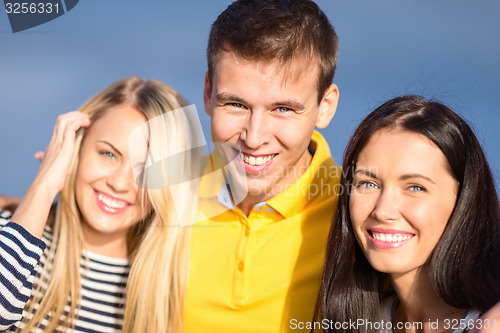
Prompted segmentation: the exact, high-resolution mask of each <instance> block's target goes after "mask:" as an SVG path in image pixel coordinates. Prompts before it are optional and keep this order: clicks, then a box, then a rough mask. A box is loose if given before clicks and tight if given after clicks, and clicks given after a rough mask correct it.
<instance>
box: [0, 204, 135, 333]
mask: <svg viewBox="0 0 500 333" xmlns="http://www.w3.org/2000/svg"><path fill="white" fill-rule="evenodd" d="M9 218H10V213H8V212H5V211H1V210H0V228H1V229H0V331H15V330H16V329H17V328H22V327H24V323H22V322H21V318H28V319H29V318H31V317H32V316H33V314H32V313H28V312H27V311H26V310H24V309H23V308H24V305H25V304H26V303H27V301H28V299H29V297H30V296H31V294H32V286H33V281H34V279H35V276H36V275H37V274H40V272H41V270H42V268H43V266H44V265H45V264H46V260H47V251H44V249H45V248H46V247H50V245H51V243H52V232H51V230H50V228H48V227H46V228H45V230H44V234H43V237H42V240H39V239H37V238H35V237H33V236H32V235H31V234H30V233H29V232H27V231H26V230H25V229H24V228H22V227H21V226H19V225H18V224H16V223H13V222H8V219H9ZM49 265H50V263H49ZM129 271H130V262H129V261H128V260H126V259H117V258H110V257H105V256H102V255H98V254H95V253H91V252H87V251H84V252H83V253H82V256H81V259H80V281H81V284H82V291H81V294H82V299H81V301H80V304H79V305H80V307H81V308H80V310H79V311H78V313H77V318H76V320H74V325H75V327H74V330H71V332H99V333H105V332H119V331H121V328H122V326H123V314H124V305H125V297H124V293H125V286H126V283H127V278H128V274H129ZM65 310H66V312H68V311H69V306H67V307H66V309H65ZM46 325H47V321H46V320H43V321H42V323H41V324H40V325H39V327H38V329H37V330H36V332H44V328H45V327H46Z"/></svg>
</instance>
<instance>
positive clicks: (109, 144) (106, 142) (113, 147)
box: [97, 140, 123, 156]
mask: <svg viewBox="0 0 500 333" xmlns="http://www.w3.org/2000/svg"><path fill="white" fill-rule="evenodd" d="M97 142H100V143H104V144H106V145H108V146H110V147H111V149H113V150H114V151H115V153H117V154H118V155H120V156H123V155H122V153H121V152H120V151H119V150H118V149H117V148H116V147H115V146H113V145H112V144H111V143H109V142H108V141H105V140H98V141H97Z"/></svg>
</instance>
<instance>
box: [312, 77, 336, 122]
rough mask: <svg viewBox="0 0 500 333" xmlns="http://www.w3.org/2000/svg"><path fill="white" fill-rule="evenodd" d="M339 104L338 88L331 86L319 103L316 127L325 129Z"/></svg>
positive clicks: (334, 85)
mask: <svg viewBox="0 0 500 333" xmlns="http://www.w3.org/2000/svg"><path fill="white" fill-rule="evenodd" d="M338 102H339V88H338V87H337V85H336V84H331V85H330V86H329V87H328V89H326V91H325V94H324V95H323V99H321V102H320V103H319V113H318V119H317V120H316V127H318V128H325V127H326V126H328V124H329V123H330V121H331V120H332V118H333V116H334V115H335V111H337V104H338Z"/></svg>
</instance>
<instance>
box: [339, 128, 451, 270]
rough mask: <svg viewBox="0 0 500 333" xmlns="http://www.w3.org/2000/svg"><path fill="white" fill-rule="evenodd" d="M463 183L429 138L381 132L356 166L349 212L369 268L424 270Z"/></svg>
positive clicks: (360, 157) (367, 147)
mask: <svg viewBox="0 0 500 333" xmlns="http://www.w3.org/2000/svg"><path fill="white" fill-rule="evenodd" d="M457 190H458V182H457V181H456V180H455V178H454V177H453V176H452V174H451V172H450V167H449V165H448V161H447V160H446V157H445V156H444V154H443V153H442V152H441V150H440V149H439V148H438V147H437V146H436V145H435V144H434V143H433V142H432V141H431V140H429V139H428V138H427V137H425V136H423V135H421V134H416V133H413V132H408V131H402V130H398V129H391V130H380V131H378V132H376V133H375V134H374V135H373V136H372V138H371V139H370V141H369V142H368V143H367V145H366V146H365V147H364V148H363V150H362V151H361V152H360V154H359V157H358V160H357V162H356V170H355V174H354V179H353V184H352V192H351V196H350V201H349V210H350V215H351V221H352V226H353V229H354V232H355V234H356V238H357V240H358V243H359V245H360V246H361V248H362V250H363V252H364V253H365V255H366V257H367V259H368V261H369V262H370V264H371V265H372V266H373V267H374V268H375V269H376V270H378V271H380V272H384V273H390V274H406V273H409V272H412V271H413V272H415V271H416V270H417V269H418V268H419V267H421V266H422V265H424V264H425V263H426V262H427V260H428V258H429V256H430V255H431V253H432V251H433V250H434V248H435V247H436V244H437V243H438V241H439V239H440V238H441V235H442V234H443V231H444V229H445V227H446V224H447V223H448V219H449V218H450V215H451V213H452V212H453V208H454V206H455V201H456V198H457Z"/></svg>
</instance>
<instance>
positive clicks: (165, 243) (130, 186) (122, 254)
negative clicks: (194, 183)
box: [0, 77, 197, 333]
mask: <svg viewBox="0 0 500 333" xmlns="http://www.w3.org/2000/svg"><path fill="white" fill-rule="evenodd" d="M186 104H187V103H186V102H185V100H184V99H183V98H182V97H181V96H180V95H179V94H178V93H177V92H176V91H175V90H174V89H172V88H171V87H169V86H167V85H165V84H163V83H160V82H158V81H155V80H148V81H144V80H141V79H140V78H137V77H130V78H125V79H122V80H120V81H118V82H116V83H114V84H112V85H111V86H109V87H108V88H106V89H105V90H103V91H102V92H100V93H99V94H97V95H96V96H95V97H94V98H92V99H91V100H90V101H88V102H87V103H86V104H85V105H83V106H82V108H81V109H80V110H79V111H74V112H70V113H67V114H64V115H62V116H60V117H59V118H58V120H57V123H56V126H55V129H54V134H53V137H52V139H51V142H50V144H49V145H48V147H47V150H46V152H45V155H44V158H43V161H42V163H41V166H40V170H39V172H38V174H37V176H36V178H35V180H34V182H33V184H32V185H31V186H30V188H29V189H28V191H27V193H26V195H25V197H24V198H23V200H22V201H21V203H20V204H19V206H18V208H17V210H16V212H15V213H14V215H13V216H12V218H11V221H12V222H9V223H7V224H6V222H7V220H8V218H9V215H10V214H9V213H7V212H4V211H0V217H1V218H2V219H3V221H4V222H3V225H4V226H2V227H1V229H0V328H1V329H2V330H10V331H18V332H33V331H35V332H52V331H73V332H116V331H124V332H155V333H156V332H177V331H180V329H181V327H180V326H181V322H182V320H181V319H182V308H183V295H184V290H185V282H186V281H187V276H186V275H187V260H188V254H187V253H186V250H187V249H188V238H189V233H188V229H187V228H182V227H179V225H180V224H181V223H180V221H182V220H183V219H189V216H190V209H188V206H187V203H189V207H193V206H194V205H193V202H195V199H196V196H195V195H194V194H195V193H194V191H195V189H194V188H187V189H186V188H184V190H183V191H177V193H176V194H175V195H176V196H183V199H185V200H183V201H182V200H177V204H176V205H174V204H173V203H172V195H171V193H170V191H169V190H168V181H167V180H170V179H171V178H172V177H173V178H175V177H179V179H180V178H181V176H182V174H181V173H185V172H186V169H185V166H186V165H187V166H189V165H197V161H195V160H194V158H196V157H195V155H194V154H191V153H190V152H192V151H194V150H189V148H191V147H193V142H192V141H193V140H195V141H196V135H195V134H196V129H197V127H196V126H195V125H196V124H195V121H194V120H193V118H192V117H191V116H190V115H189V114H188V113H185V112H183V109H180V110H178V109H179V108H181V107H184V106H186ZM174 110H175V111H174ZM158 116H161V117H160V118H161V119H162V121H156V122H154V121H153V119H159V118H158ZM148 120H149V121H148ZM146 121H148V122H147V123H146ZM146 124H147V126H145V125H146ZM141 126H142V127H141ZM138 129H139V130H138ZM134 131H135V132H134ZM131 133H136V134H137V133H139V135H138V136H137V135H136V136H135V138H136V139H135V140H133V142H130V144H129V138H131V137H132V136H131ZM146 147H147V148H146ZM147 149H149V150H147ZM179 151H181V152H182V151H186V152H187V153H184V154H182V157H181V158H180V159H179V158H178V159H176V163H181V164H182V165H176V166H172V165H168V169H167V163H163V165H160V166H161V167H163V168H161V167H160V168H158V167H156V168H155V170H156V171H157V172H156V174H152V173H151V172H142V169H143V168H144V165H146V166H147V162H148V160H147V159H146V157H147V156H150V157H151V156H152V155H154V156H169V155H170V154H173V153H176V152H179ZM167 161H168V160H167ZM158 163H160V164H162V163H161V161H156V164H158ZM158 170H161V171H160V172H159V173H158ZM176 173H177V174H176ZM158 179H160V183H161V186H154V187H155V188H154V189H152V188H148V187H153V186H148V184H156V185H158V183H159V181H158ZM165 179H167V180H165ZM138 184H139V185H138ZM58 193H59V199H58V204H57V209H56V213H55V218H54V219H53V221H50V219H49V221H48V222H47V217H48V215H49V210H50V207H51V204H52V202H53V200H54V198H55V196H56V195H57V194H58ZM179 202H185V205H186V207H182V206H181V205H179ZM174 206H175V207H174ZM44 249H45V250H44ZM125 295H126V297H125Z"/></svg>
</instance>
